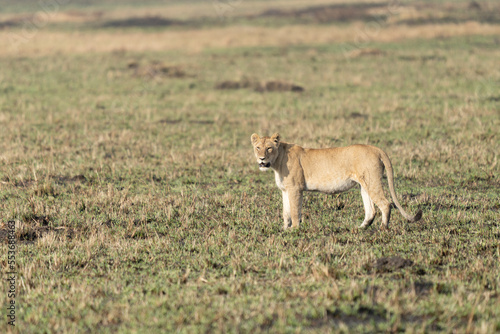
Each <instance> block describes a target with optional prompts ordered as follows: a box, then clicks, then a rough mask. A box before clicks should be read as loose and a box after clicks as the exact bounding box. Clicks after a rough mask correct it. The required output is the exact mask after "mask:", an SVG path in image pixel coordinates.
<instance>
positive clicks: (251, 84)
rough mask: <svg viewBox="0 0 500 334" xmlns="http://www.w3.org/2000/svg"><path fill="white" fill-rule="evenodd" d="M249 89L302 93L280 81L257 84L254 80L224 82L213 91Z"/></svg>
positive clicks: (299, 89) (301, 89)
mask: <svg viewBox="0 0 500 334" xmlns="http://www.w3.org/2000/svg"><path fill="white" fill-rule="evenodd" d="M243 88H249V89H253V90H254V91H256V92H303V91H304V90H305V89H304V87H302V86H300V85H297V84H294V83H291V82H287V81H281V80H269V81H263V82H259V81H256V80H249V79H242V80H239V81H231V80H226V81H222V82H219V83H217V84H216V85H215V89H243Z"/></svg>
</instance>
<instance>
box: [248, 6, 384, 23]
mask: <svg viewBox="0 0 500 334" xmlns="http://www.w3.org/2000/svg"><path fill="white" fill-rule="evenodd" d="M387 6H389V5H388V4H387V3H351V4H334V5H324V6H314V7H307V8H302V9H295V10H283V9H269V10H266V11H264V12H262V13H260V14H258V15H256V16H253V17H283V18H293V19H303V20H312V21H314V22H317V23H328V22H335V21H337V22H338V21H340V22H347V21H364V20H370V19H373V18H374V17H375V15H374V10H376V9H379V8H384V7H387Z"/></svg>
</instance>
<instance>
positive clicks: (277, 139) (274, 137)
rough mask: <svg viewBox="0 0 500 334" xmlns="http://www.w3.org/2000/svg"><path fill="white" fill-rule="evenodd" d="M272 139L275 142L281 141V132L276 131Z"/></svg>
mask: <svg viewBox="0 0 500 334" xmlns="http://www.w3.org/2000/svg"><path fill="white" fill-rule="evenodd" d="M271 140H272V141H273V142H275V143H276V144H279V142H280V134H279V133H277V132H276V133H275V134H274V135H272V136H271Z"/></svg>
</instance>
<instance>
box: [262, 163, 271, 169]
mask: <svg viewBox="0 0 500 334" xmlns="http://www.w3.org/2000/svg"><path fill="white" fill-rule="evenodd" d="M259 167H260V168H269V167H271V163H270V162H268V163H263V162H261V163H260V164H259Z"/></svg>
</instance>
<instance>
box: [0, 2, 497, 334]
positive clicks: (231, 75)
mask: <svg viewBox="0 0 500 334" xmlns="http://www.w3.org/2000/svg"><path fill="white" fill-rule="evenodd" d="M7 3H8V2H7ZM75 3H78V2H74V3H73V7H71V8H68V9H66V8H64V7H63V6H61V7H60V8H58V9H57V14H60V15H62V16H60V18H61V17H66V18H68V17H69V18H71V17H73V18H74V17H75V16H76V17H80V18H81V17H87V16H88V17H90V18H87V19H85V20H82V19H78V20H77V19H73V20H72V19H67V20H66V19H64V20H63V19H59V20H57V19H56V18H55V17H56V16H53V18H54V19H53V21H48V22H47V24H45V25H44V26H43V27H41V28H39V29H37V30H35V33H34V34H33V35H32V36H30V38H28V39H27V40H26V41H25V42H23V43H21V44H19V45H18V47H17V48H16V49H15V50H14V49H12V48H11V47H10V46H9V44H8V43H10V42H8V41H9V40H8V39H7V37H9V36H10V37H12V36H14V37H15V36H18V37H19V36H21V37H29V36H26V35H23V34H24V33H26V31H24V30H23V29H24V28H25V26H23V23H22V22H23V21H22V20H21V21H19V17H20V16H19V15H21V16H23V15H24V16H23V17H24V18H26V17H27V18H28V19H29V18H30V17H33V16H32V15H33V14H32V13H24V14H19V9H18V8H17V7H15V6H14V5H12V4H11V7H7V8H10V12H8V13H6V14H3V16H0V19H1V18H4V20H3V21H0V22H4V23H5V22H10V23H9V24H5V25H3V26H2V25H1V24H0V27H3V28H0V35H2V37H5V38H2V39H1V41H0V43H3V47H1V48H0V50H2V51H0V67H1V68H2V71H1V72H0V127H1V131H0V217H1V222H0V223H1V224H2V226H1V229H0V236H1V237H2V244H1V248H0V249H1V254H0V263H1V264H2V273H5V272H6V271H7V269H6V268H7V239H6V231H7V230H6V223H7V221H8V220H15V221H16V222H17V224H16V225H17V228H16V234H17V238H18V240H17V257H16V264H17V268H18V273H19V274H18V279H17V281H16V288H17V292H18V293H17V296H16V303H17V305H18V309H17V316H18V319H17V327H16V328H17V329H18V331H19V332H23V333H29V332H61V333H74V332H90V333H94V332H103V333H106V332H108V333H113V332H120V333H123V332H125V333H126V332H131V333H134V332H145V331H148V330H149V331H151V332H185V333H196V332H282V333H287V332H303V331H308V332H346V333H347V332H410V333H411V332H415V333H423V332H450V333H451V332H457V333H463V332H469V333H493V332H495V331H500V320H499V319H500V279H499V277H500V266H499V255H500V246H499V245H500V223H499V220H500V219H499V218H500V215H499V209H500V203H499V201H500V195H499V187H500V181H499V175H500V174H499V171H500V167H499V165H498V163H497V160H498V152H499V151H500V139H499V133H498V129H499V128H500V120H499V116H500V91H499V90H498V87H499V83H500V68H498V59H500V40H499V31H500V26H499V22H500V19H499V18H498V17H496V18H495V16H494V15H493V14H491V13H495V11H494V10H492V8H493V6H495V4H494V2H484V3H483V2H482V3H481V4H482V6H483V7H482V8H470V7H469V6H470V5H469V4H468V3H467V2H453V3H451V4H450V3H446V2H444V3H442V2H439V5H432V6H435V7H432V6H431V5H430V4H429V3H426V2H411V1H407V2H404V5H401V7H400V8H397V10H398V11H397V12H395V14H390V15H388V14H387V13H391V12H389V9H388V8H389V7H387V6H388V4H384V3H382V4H381V5H380V7H377V8H374V9H373V12H368V13H366V12H364V11H363V12H362V13H361V14H363V13H364V14H363V15H365V16H363V15H361V14H359V11H361V9H360V8H354V9H351V11H346V13H350V14H349V15H354V17H355V18H356V19H355V20H354V19H352V20H351V19H350V16H349V15H348V17H347V19H346V20H343V21H342V22H338V20H333V21H328V18H326V19H325V18H321V17H320V18H319V19H318V16H315V15H314V14H311V15H309V14H307V12H306V14H300V15H299V14H297V11H300V10H306V9H307V8H302V7H300V6H299V4H298V2H293V3H294V5H293V6H290V7H286V8H284V7H285V6H284V5H283V3H282V2H268V3H269V4H268V7H269V8H271V7H273V6H272V5H273V3H274V5H275V6H276V8H278V9H281V10H285V11H286V10H288V11H291V13H292V14H293V15H292V14H290V13H288V14H287V13H277V12H276V11H275V12H274V14H273V15H275V16H272V15H271V14H272V13H273V12H270V13H271V14H269V15H270V16H269V15H268V16H266V15H255V14H254V12H256V10H255V9H252V4H253V3H254V2H251V1H249V2H246V1H244V2H242V3H241V4H240V5H239V7H234V10H232V11H230V12H228V13H227V14H228V15H227V17H226V19H224V20H219V19H218V18H217V16H216V15H214V12H207V13H208V14H206V15H205V16H203V15H200V14H199V12H200V10H199V9H197V8H198V7H197V6H205V5H203V4H199V3H197V2H193V3H190V5H189V6H187V5H186V6H187V7H189V8H187V7H186V9H185V10H181V9H182V8H183V7H182V6H181V5H179V4H178V3H174V4H172V5H168V4H167V5H161V4H158V3H155V2H146V3H145V4H144V6H143V7H140V8H138V9H136V8H132V9H130V10H126V9H123V8H122V7H117V6H118V2H116V1H103V2H102V3H103V4H101V5H100V6H101V7H98V8H97V9H96V8H94V7H92V6H90V7H84V8H76V9H75V8H74V6H76V5H75ZM337 3H338V1H337ZM106 4H107V5H106ZM255 4H259V6H261V7H258V8H263V9H262V11H265V10H267V9H268V8H267V9H266V8H265V6H264V5H263V4H262V2H255ZM318 5H319V2H318ZM148 6H152V7H148ZM161 6H163V7H161ZM169 6H173V7H174V9H175V10H176V11H177V12H176V11H174V13H178V12H179V13H180V12H182V13H191V14H189V15H188V14H186V17H183V20H184V21H183V23H182V24H180V23H177V24H172V25H169V24H167V23H166V22H168V20H167V19H168V18H172V17H168V16H166V15H167V14H168V13H169ZM429 6H431V7H429ZM488 6H490V7H491V8H490V7H488ZM160 7H161V8H163V12H161V13H165V14H164V15H165V16H158V17H157V19H158V18H162V19H163V20H165V21H161V22H163V23H164V24H163V25H159V26H153V27H152V26H144V22H148V20H147V19H144V20H138V18H141V17H142V18H144V17H145V18H149V19H151V15H150V14H149V11H151V12H154V13H155V10H156V9H157V8H160ZM151 8H155V9H154V10H153V9H151ZM202 8H204V7H202ZM273 8H274V7H273ZM301 8H302V9H301ZM335 8H336V7H334V10H333V12H332V13H331V15H334V16H335V15H336V14H335V13H337V12H335V10H339V9H335ZM188 9H189V10H188ZM488 9H489V10H488ZM34 10H36V9H34ZM76 10H78V11H76ZM97 10H98V11H101V12H102V13H101V14H99V15H96V16H95V15H94V14H95V12H96V11H97ZM211 10H213V9H211ZM259 10H260V9H259ZM342 10H344V9H342ZM75 11H76V12H75ZM92 13H94V14H92ZM353 13H354V14H353ZM377 13H378V14H377ZM439 13H441V14H439ZM497 13H498V11H497ZM337 14H338V13H337ZM30 15H31V16H30ZM92 15H94V16H92ZM141 15H143V16H141ZM162 15H163V14H162ZM176 15H177V14H176ZM179 15H180V14H179ZM252 15H254V16H252ZM308 15H309V16H308ZM176 17H177V16H176ZM426 18H427V19H426ZM132 19H133V20H132ZM16 20H18V21H16ZM117 20H118V21H120V20H121V21H120V22H122V23H123V22H125V23H127V24H128V25H127V24H121V25H118V24H117V22H118V21H117ZM325 20H326V21H325ZM16 22H18V23H16ZM109 22H113V24H111V25H110V24H108V23H109ZM137 22H139V24H136V23H137ZM363 32H364V34H363ZM13 34H14V35H13ZM361 36H365V37H364V39H360V37H361ZM10 37H9V38H10ZM190 37H192V40H191V39H190ZM114 42H116V44H113V43H114ZM183 45H185V47H183ZM269 81H281V82H287V83H293V84H296V85H299V86H301V87H303V88H304V91H303V92H292V91H264V92H262V91H258V90H256V89H255V88H254V87H255V86H259V87H265V83H266V82H269ZM224 82H226V83H232V84H233V85H232V87H236V86H237V85H238V84H239V85H240V86H242V87H240V88H239V89H216V87H217V86H218V85H219V86H220V85H221V83H224ZM245 83H250V84H245ZM222 86H224V85H222ZM275 131H279V132H280V133H281V135H282V137H283V139H284V140H285V141H289V142H295V143H298V144H302V145H305V146H309V147H327V146H341V145H349V144H353V143H370V144H373V145H376V146H378V147H381V148H382V149H384V150H385V151H386V152H388V154H389V156H390V157H391V158H392V162H393V165H394V168H395V172H396V188H397V193H398V195H399V199H400V201H401V203H402V204H403V206H404V207H405V208H407V209H408V211H409V212H415V211H416V210H417V209H418V208H421V209H422V210H423V212H424V215H423V220H422V221H421V222H419V223H416V224H408V223H407V222H405V221H404V219H402V217H401V215H399V213H397V211H396V210H393V215H392V220H391V228H390V229H389V230H380V229H379V227H378V224H379V223H380V216H378V219H376V221H375V222H374V224H373V226H372V227H371V228H369V229H368V230H360V229H358V226H359V225H360V224H361V222H362V220H363V215H364V211H363V206H362V201H361V196H360V193H359V191H357V190H356V191H351V192H348V193H344V194H342V195H339V196H337V195H336V196H328V195H323V194H307V195H306V197H305V203H304V205H305V207H304V214H305V217H304V218H305V221H304V223H303V224H302V225H301V227H300V228H299V229H297V230H292V231H286V232H285V231H282V230H281V226H282V223H281V209H282V205H281V194H280V192H279V191H278V189H277V188H276V186H275V184H274V176H273V175H272V174H271V173H261V172H259V170H258V168H257V166H256V164H255V163H254V158H253V157H252V149H251V145H250V135H251V134H252V133H253V132H258V133H259V134H261V135H264V134H270V133H272V132H275ZM2 275H4V276H5V275H6V274H2ZM2 278H4V277H2ZM1 282H2V283H1V284H0V287H1V288H0V305H1V307H2V310H5V307H4V306H6V305H7V304H8V302H9V300H10V299H9V298H8V297H7V290H8V287H7V283H6V281H5V280H4V279H2V280H1ZM3 314H4V313H3ZM0 331H1V332H7V333H10V332H15V330H14V329H13V328H12V327H11V326H8V325H7V320H6V319H5V318H4V317H2V320H1V322H0Z"/></svg>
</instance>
